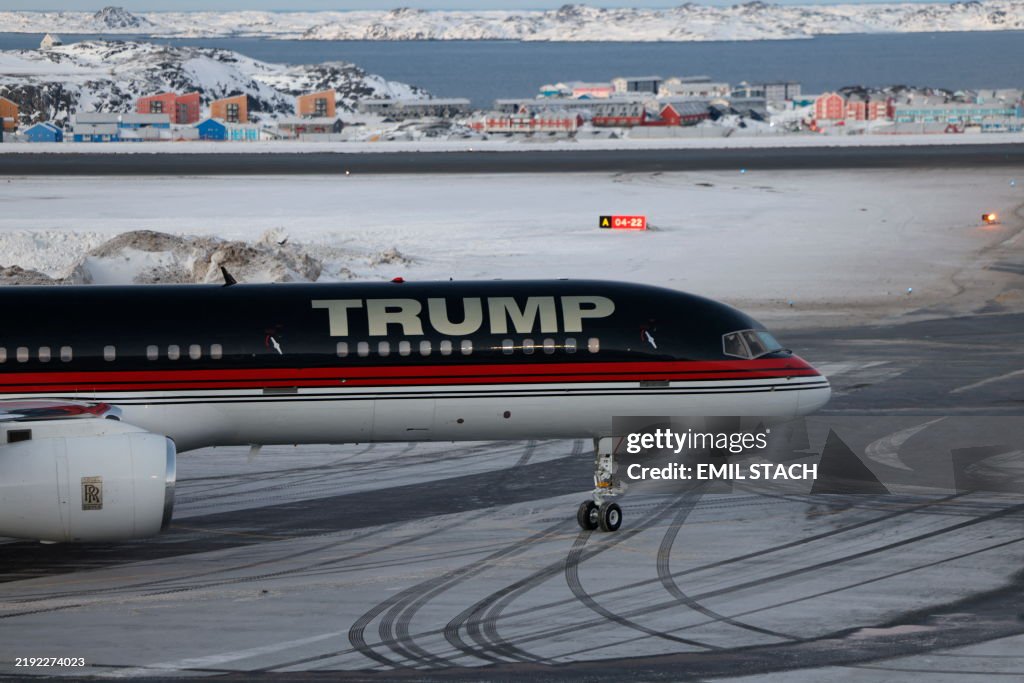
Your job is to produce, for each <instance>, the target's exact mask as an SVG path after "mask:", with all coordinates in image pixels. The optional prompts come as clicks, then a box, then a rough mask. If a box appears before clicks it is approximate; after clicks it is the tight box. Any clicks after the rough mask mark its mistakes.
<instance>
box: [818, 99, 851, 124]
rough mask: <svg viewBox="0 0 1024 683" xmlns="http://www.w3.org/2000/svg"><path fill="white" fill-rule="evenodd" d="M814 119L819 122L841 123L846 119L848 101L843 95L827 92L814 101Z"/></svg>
mask: <svg viewBox="0 0 1024 683" xmlns="http://www.w3.org/2000/svg"><path fill="white" fill-rule="evenodd" d="M814 118H815V119H817V120H819V121H840V120H842V119H845V118H846V100H844V99H843V96H842V95H839V94H838V93H834V92H827V93H825V94H824V95H821V96H820V97H818V99H816V100H814Z"/></svg>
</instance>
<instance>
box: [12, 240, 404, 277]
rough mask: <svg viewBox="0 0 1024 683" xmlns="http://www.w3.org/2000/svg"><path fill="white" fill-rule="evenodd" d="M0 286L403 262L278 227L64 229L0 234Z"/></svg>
mask: <svg viewBox="0 0 1024 683" xmlns="http://www.w3.org/2000/svg"><path fill="white" fill-rule="evenodd" d="M0 251H2V253H4V254H5V260H7V261H8V262H9V263H11V264H12V265H9V266H0V285H42V284H73V285H124V284H202V283H222V282H223V281H224V276H223V273H222V272H221V268H222V267H223V268H225V269H226V270H227V271H228V272H229V273H230V274H231V275H232V276H233V277H234V278H235V279H236V280H237V281H238V282H315V281H317V280H324V281H337V280H348V279H353V278H355V277H356V273H355V271H354V270H353V269H360V268H362V269H368V270H370V271H372V270H373V269H375V268H377V267H379V266H384V267H388V266H394V265H399V266H408V265H412V264H413V263H414V261H413V259H411V258H409V257H408V256H406V255H404V254H402V253H401V252H400V251H399V250H398V249H396V248H395V247H390V248H385V249H382V250H380V251H369V252H365V251H363V252H360V251H356V250H349V249H344V248H339V247H337V246H331V245H323V244H301V243H299V242H296V241H294V240H291V239H290V238H289V236H288V234H287V233H286V232H285V231H284V230H282V229H281V228H271V229H268V230H266V231H265V232H264V233H263V235H262V236H261V237H260V238H259V239H258V240H256V241H255V242H247V241H245V240H228V239H221V238H218V237H209V236H195V235H174V234H170V233H165V232H158V231H155V230H133V231H130V232H125V233H121V234H119V235H116V236H114V237H112V238H109V237H104V236H102V235H99V234H97V233H90V232H79V233H72V232H67V231H52V232H46V231H41V232H25V231H10V232H7V231H4V232H2V233H0Z"/></svg>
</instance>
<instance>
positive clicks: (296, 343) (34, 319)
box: [0, 280, 829, 450]
mask: <svg viewBox="0 0 1024 683" xmlns="http://www.w3.org/2000/svg"><path fill="white" fill-rule="evenodd" d="M0 310H2V311H3V316H4V318H3V320H4V325H3V328H2V332H0V399H21V398H48V399H69V400H77V401H90V402H105V403H110V404H113V405H116V406H118V407H119V408H120V409H121V411H122V412H123V418H122V419H123V420H124V421H125V422H129V423H131V424H133V425H137V426H139V427H141V428H143V429H146V430H149V431H152V432H156V433H159V434H166V435H167V436H169V437H171V438H172V439H173V440H174V441H175V442H176V444H177V446H178V449H179V450H188V449H192V448H199V447H204V446H215V445H236V444H290V443H296V444H297V443H351V442H367V441H422V440H490V439H522V438H579V437H588V436H592V437H601V436H607V435H609V434H610V431H611V420H612V417H614V416H631V415H732V416H735V415H741V416H742V415H757V416H779V417H789V416H794V415H799V414H804V413H808V412H812V411H813V410H815V409H817V408H818V407H820V406H822V405H824V403H825V402H826V401H827V400H828V397H829V386H828V382H827V380H826V379H825V378H824V377H822V376H821V375H820V374H819V373H818V372H817V371H816V370H815V369H814V368H813V367H811V366H810V365H809V364H808V363H806V362H805V361H803V360H802V359H800V358H798V357H797V356H794V355H792V354H790V353H788V352H785V351H782V350H777V349H766V348H762V349H760V350H761V351H767V352H765V353H755V352H756V351H757V350H758V349H757V348H755V347H756V344H757V343H758V342H757V340H756V339H755V338H754V337H753V336H751V337H750V340H749V344H746V345H744V344H743V343H742V342H741V343H740V344H739V347H741V348H740V351H739V352H737V347H736V346H734V343H735V339H734V338H730V339H731V340H732V341H724V338H725V337H726V335H730V333H735V332H739V331H744V330H752V331H758V330H763V328H762V327H761V326H760V325H759V324H758V323H756V322H755V321H754V320H752V319H751V318H749V317H748V316H746V315H744V314H743V313H740V312H739V311H736V310H735V309H732V308H730V307H728V306H725V305H723V304H720V303H717V302H714V301H710V300H708V299H704V298H701V297H697V296H693V295H689V294H684V293H681V292H677V291H673V290H668V289H662V288H657V287H650V286H643V285H634V284H624V283H614V282H602V281H569V280H544V281H486V282H458V283H456V282H424V283H400V282H384V283H339V284H276V285H235V286H231V287H221V286H216V285H188V286H186V285H175V286H145V287H141V286H135V287H11V288H3V289H2V290H0ZM755 356H756V357H755Z"/></svg>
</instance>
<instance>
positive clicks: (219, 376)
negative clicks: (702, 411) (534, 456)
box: [0, 356, 819, 393]
mask: <svg viewBox="0 0 1024 683" xmlns="http://www.w3.org/2000/svg"><path fill="white" fill-rule="evenodd" d="M185 362H187V361H184V362H183V364H184V363H185ZM818 374H819V373H818V372H817V371H816V370H815V369H814V368H813V367H811V366H810V365H809V364H807V363H806V362H805V361H804V360H803V359H801V358H798V357H796V356H792V357H789V358H784V359H762V360H752V361H742V360H737V361H673V362H644V361H639V362H626V363H622V362H619V363H604V362H598V363H517V364H514V365H513V364H493V363H492V364H486V365H483V364H481V365H455V364H452V365H429V366H414V365H398V366H375V367H353V366H337V367H329V368H255V369H245V370H243V369H223V370H220V369H218V370H174V369H164V370H145V371H118V370H114V371H102V372H61V371H55V372H25V373H18V372H14V373H10V372H7V373H0V393H40V392H55V391H64V392H66V391H73V392H88V391H93V390H105V391H118V390H126V391H138V390H160V389H164V390H183V389H241V388H262V387H293V386H302V387H310V388H315V387H337V386H346V387H386V386H431V385H456V384H467V385H480V384H535V383H567V382H579V383H582V382H627V381H702V380H738V379H744V380H749V379H772V378H786V377H807V376H817V375H818Z"/></svg>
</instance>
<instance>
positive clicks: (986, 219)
mask: <svg viewBox="0 0 1024 683" xmlns="http://www.w3.org/2000/svg"><path fill="white" fill-rule="evenodd" d="M998 220H999V216H997V215H996V214H995V213H993V212H990V213H983V214H981V222H982V223H984V224H985V225H992V224H993V223H995V222H996V221H998Z"/></svg>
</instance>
